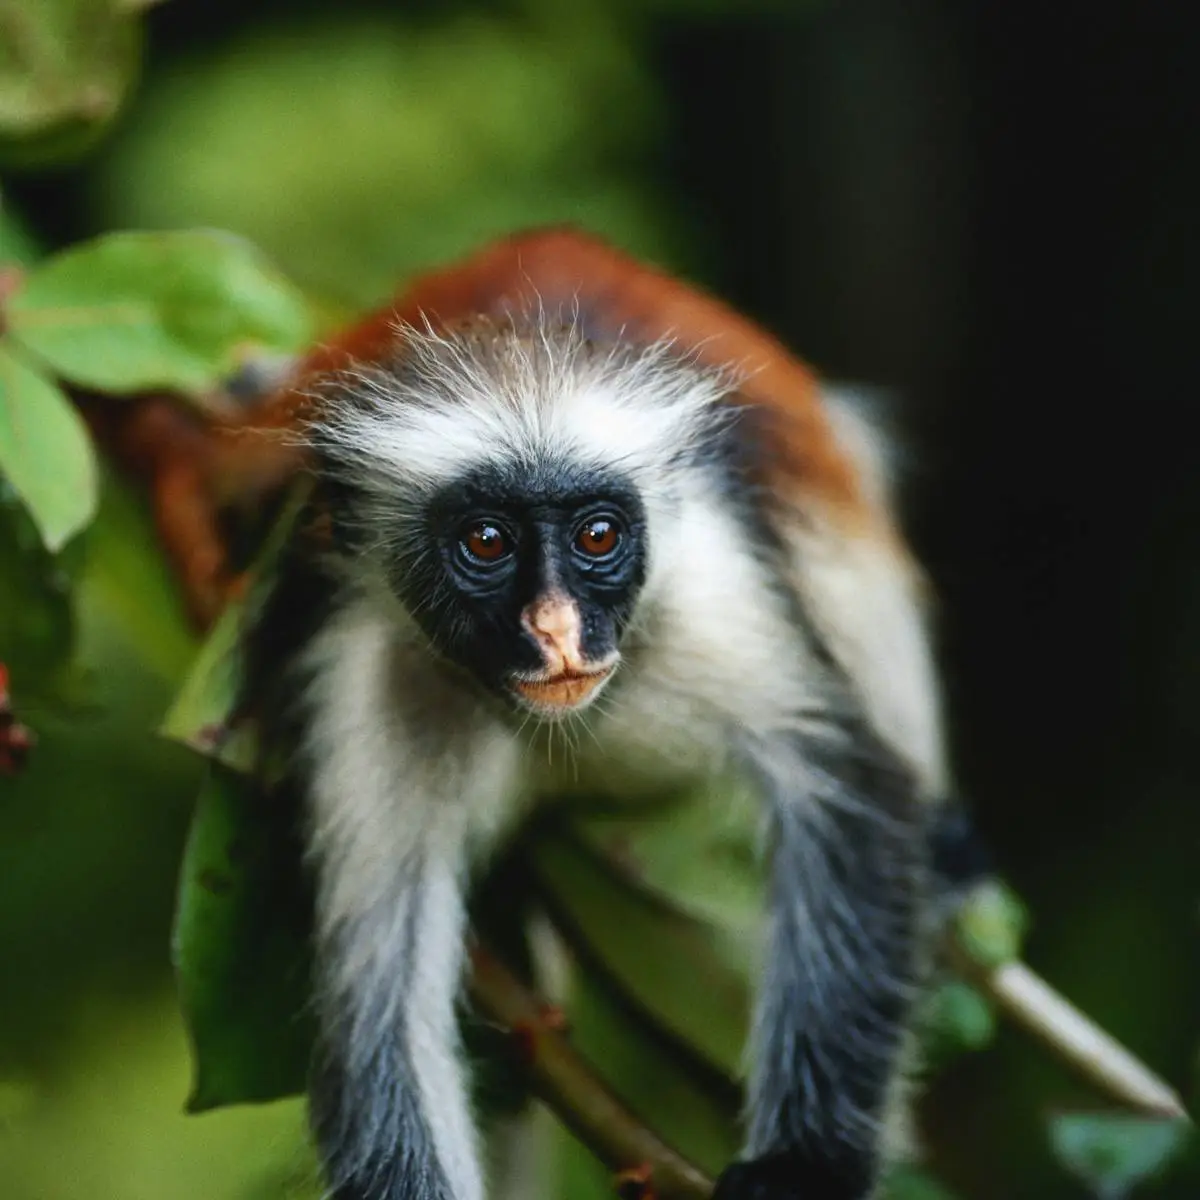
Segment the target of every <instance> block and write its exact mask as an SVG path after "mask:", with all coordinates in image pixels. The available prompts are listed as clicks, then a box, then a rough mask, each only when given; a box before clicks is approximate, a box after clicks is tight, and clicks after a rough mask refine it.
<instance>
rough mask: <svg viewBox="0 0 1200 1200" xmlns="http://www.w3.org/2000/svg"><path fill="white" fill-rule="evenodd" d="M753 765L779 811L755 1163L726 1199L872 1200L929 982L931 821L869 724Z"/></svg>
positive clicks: (753, 1092)
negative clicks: (924, 924)
mask: <svg viewBox="0 0 1200 1200" xmlns="http://www.w3.org/2000/svg"><path fill="white" fill-rule="evenodd" d="M751 760H752V763H753V765H754V767H755V769H756V771H757V774H758V776H759V778H760V780H761V783H762V787H763V790H764V793H765V795H766V798H767V801H768V803H769V806H770V818H771V830H772V840H773V845H772V864H771V876H772V883H771V902H770V919H769V938H768V943H767V950H766V954H767V961H766V965H765V973H764V982H763V985H762V989H761V994H760V997H759V1002H758V1011H757V1014H756V1021H755V1031H754V1040H753V1047H752V1048H753V1056H754V1063H755V1065H754V1068H753V1073H752V1078H751V1084H750V1092H749V1109H750V1112H749V1116H750V1128H749V1138H748V1151H749V1155H750V1161H748V1162H745V1163H738V1164H735V1165H734V1166H732V1167H730V1168H729V1170H728V1171H726V1173H725V1174H724V1175H723V1176H722V1179H721V1181H720V1184H719V1186H718V1190H717V1193H716V1195H717V1200H784V1198H789V1200H790V1198H795V1200H865V1198H866V1197H868V1196H870V1195H872V1194H873V1188H874V1186H875V1183H876V1181H877V1179H878V1175H879V1171H880V1167H881V1162H880V1150H881V1142H880V1139H881V1131H882V1129H883V1128H884V1126H885V1124H886V1121H887V1118H888V1115H889V1109H890V1108H891V1106H892V1101H893V1100H894V1099H895V1097H894V1095H893V1092H894V1089H895V1088H896V1087H897V1084H898V1081H899V1068H900V1065H901V1058H902V1053H903V1050H904V1041H905V1037H906V1031H907V1028H908V1025H909V1021H910V1015H911V1007H912V1003H913V1000H914V998H915V993H916V989H917V986H918V983H919V975H920V958H921V955H920V946H919V941H920V929H919V926H920V923H921V913H922V909H923V902H924V896H923V888H924V886H925V870H926V863H925V860H926V855H927V851H926V844H927V843H926V839H925V835H924V822H925V816H924V814H923V812H922V809H921V804H920V801H919V799H918V796H917V791H916V786H915V783H914V781H913V779H912V777H911V775H910V773H909V772H908V771H907V770H906V769H905V768H904V767H903V766H901V765H900V763H899V761H898V760H897V758H896V756H895V755H894V754H893V753H892V751H890V750H889V749H888V748H887V747H886V746H885V745H884V744H883V743H882V742H881V741H880V740H879V739H878V738H877V737H875V736H874V735H873V734H872V733H870V732H869V730H868V729H867V728H866V727H865V725H863V724H862V723H861V722H858V721H855V720H847V721H839V722H837V723H833V722H831V724H830V727H829V729H828V730H827V731H821V732H814V733H808V732H806V733H804V734H802V735H794V736H792V737H791V738H790V739H787V740H785V739H783V738H782V737H781V738H779V739H777V740H776V741H775V742H773V743H765V744H759V745H757V746H754V747H751Z"/></svg>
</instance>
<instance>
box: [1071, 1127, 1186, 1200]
mask: <svg viewBox="0 0 1200 1200" xmlns="http://www.w3.org/2000/svg"><path fill="white" fill-rule="evenodd" d="M1192 1135H1193V1126H1192V1125H1191V1123H1190V1122H1189V1121H1186V1120H1173V1119H1170V1118H1166V1117H1142V1116H1133V1115H1127V1114H1123V1113H1112V1114H1110V1113H1062V1114H1059V1115H1058V1116H1055V1117H1053V1118H1052V1119H1051V1121H1050V1142H1051V1145H1052V1146H1053V1148H1054V1153H1055V1155H1056V1156H1057V1158H1058V1160H1059V1162H1061V1163H1062V1165H1063V1166H1064V1167H1065V1168H1066V1169H1067V1170H1068V1171H1070V1172H1071V1174H1072V1175H1074V1176H1075V1177H1076V1178H1077V1179H1080V1180H1082V1181H1083V1182H1084V1183H1085V1184H1086V1185H1087V1186H1088V1187H1090V1188H1091V1189H1092V1190H1093V1191H1095V1192H1096V1193H1097V1195H1098V1196H1100V1197H1101V1198H1102V1200H1116V1198H1117V1197H1120V1196H1124V1195H1125V1194H1126V1193H1127V1192H1128V1191H1129V1189H1130V1188H1132V1187H1133V1186H1134V1185H1135V1184H1138V1183H1140V1182H1142V1181H1143V1180H1145V1179H1148V1178H1150V1177H1151V1176H1153V1175H1157V1174H1159V1173H1160V1172H1161V1171H1163V1170H1164V1168H1165V1167H1166V1166H1167V1165H1168V1164H1169V1163H1170V1162H1171V1160H1172V1159H1173V1158H1175V1156H1176V1155H1177V1154H1178V1153H1179V1152H1180V1151H1181V1150H1182V1149H1183V1148H1184V1146H1185V1145H1186V1143H1187V1141H1188V1139H1189V1138H1190V1137H1191V1136H1192Z"/></svg>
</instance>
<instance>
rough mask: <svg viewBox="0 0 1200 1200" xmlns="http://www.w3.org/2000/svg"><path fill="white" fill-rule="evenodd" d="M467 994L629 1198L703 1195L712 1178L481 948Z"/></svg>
mask: <svg viewBox="0 0 1200 1200" xmlns="http://www.w3.org/2000/svg"><path fill="white" fill-rule="evenodd" d="M471 963H472V968H473V969H472V974H471V994H472V996H473V997H474V1000H475V1003H476V1004H477V1005H478V1007H479V1009H480V1010H481V1011H482V1012H483V1013H484V1014H486V1015H487V1016H488V1017H489V1018H491V1020H493V1021H495V1022H496V1023H497V1024H498V1025H500V1026H502V1027H503V1028H505V1029H507V1030H508V1031H509V1032H510V1033H511V1034H512V1036H513V1038H514V1039H516V1040H517V1042H518V1044H519V1047H520V1050H521V1053H522V1055H523V1057H524V1061H525V1064H526V1067H527V1069H528V1071H529V1075H530V1079H531V1082H532V1085H533V1089H534V1091H535V1092H536V1093H537V1095H538V1096H539V1097H540V1098H541V1099H542V1100H543V1101H544V1102H545V1103H546V1104H547V1105H548V1106H549V1107H550V1108H552V1109H553V1110H554V1112H555V1113H556V1114H557V1115H558V1117H559V1118H560V1119H561V1120H562V1122H563V1124H564V1125H566V1126H567V1127H568V1128H570V1129H571V1131H572V1132H573V1133H574V1134H575V1135H576V1137H578V1138H579V1140H580V1141H581V1142H583V1143H584V1145H585V1146H587V1148H588V1149H589V1150H590V1151H591V1152H592V1153H593V1154H594V1155H595V1156H596V1157H597V1158H598V1159H599V1160H600V1161H601V1162H602V1163H604V1165H605V1166H606V1167H608V1169H609V1170H610V1171H612V1172H613V1175H614V1186H615V1188H616V1190H617V1192H618V1194H619V1195H621V1196H622V1197H625V1198H628V1200H651V1198H653V1200H707V1197H708V1196H710V1195H711V1194H712V1190H713V1181H712V1180H711V1179H709V1178H708V1176H707V1175H705V1174H704V1172H702V1171H701V1170H699V1168H697V1167H695V1166H693V1165H692V1164H691V1163H690V1162H688V1161H687V1159H685V1158H684V1157H683V1156H682V1155H680V1154H679V1153H678V1152H677V1151H675V1150H673V1149H672V1148H671V1147H670V1146H668V1145H667V1144H666V1143H665V1142H664V1141H662V1140H661V1139H660V1138H659V1137H658V1136H657V1135H656V1134H655V1133H653V1132H652V1131H651V1130H650V1129H649V1128H648V1127H647V1126H646V1125H645V1124H644V1123H643V1122H642V1121H640V1120H639V1119H638V1118H637V1117H636V1116H634V1114H633V1113H631V1112H630V1111H629V1109H628V1108H626V1107H625V1105H624V1104H623V1103H622V1102H621V1101H620V1100H619V1099H617V1097H616V1096H614V1095H613V1093H612V1091H611V1090H610V1089H609V1088H608V1086H607V1084H605V1083H604V1082H603V1081H602V1080H601V1079H600V1078H599V1077H598V1076H597V1075H596V1074H595V1072H594V1071H593V1070H592V1068H591V1067H590V1066H589V1065H588V1063H587V1062H586V1061H585V1060H584V1059H583V1058H582V1057H581V1056H580V1055H579V1054H578V1052H577V1051H576V1050H575V1049H574V1048H573V1047H572V1046H571V1044H570V1043H569V1042H568V1041H567V1039H566V1038H565V1037H564V1036H563V1034H562V1032H561V1021H559V1020H557V1019H556V1015H555V1011H554V1010H552V1009H548V1008H547V1006H546V1005H545V1004H542V1003H540V1002H539V1001H538V999H537V998H536V997H535V996H534V995H533V994H532V993H531V992H530V991H529V990H528V989H527V988H526V987H525V986H524V985H523V984H522V983H521V982H520V981H519V980H518V979H517V978H516V977H515V976H514V975H513V974H512V973H511V972H510V971H509V970H508V968H507V967H505V966H504V965H503V964H502V963H501V962H500V961H499V960H498V959H497V958H495V957H494V956H493V955H492V954H489V953H488V952H487V951H486V950H484V949H482V948H480V947H478V946H475V947H474V948H473V949H472V951H471Z"/></svg>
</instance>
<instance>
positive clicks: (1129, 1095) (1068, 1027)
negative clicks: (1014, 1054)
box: [948, 936, 1190, 1120]
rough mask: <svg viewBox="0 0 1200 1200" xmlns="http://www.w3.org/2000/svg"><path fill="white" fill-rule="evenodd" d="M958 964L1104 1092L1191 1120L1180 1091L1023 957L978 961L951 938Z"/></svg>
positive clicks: (1139, 1107)
mask: <svg viewBox="0 0 1200 1200" xmlns="http://www.w3.org/2000/svg"><path fill="white" fill-rule="evenodd" d="M948 950H949V956H950V961H951V963H952V965H953V967H954V969H955V970H956V971H957V972H958V973H959V974H960V975H961V976H962V977H963V978H964V979H966V980H967V981H968V982H969V983H971V984H972V985H973V986H975V987H976V988H978V989H979V990H980V991H981V992H982V993H983V994H984V995H985V996H987V997H988V998H989V999H990V1000H991V1001H992V1002H993V1003H994V1004H995V1005H996V1007H997V1008H999V1009H1000V1010H1001V1011H1002V1012H1004V1013H1005V1014H1006V1015H1007V1016H1008V1017H1010V1018H1011V1019H1012V1020H1013V1021H1015V1022H1016V1023H1017V1024H1018V1025H1020V1026H1021V1028H1022V1029H1024V1030H1026V1031H1027V1032H1028V1033H1031V1034H1032V1035H1033V1036H1034V1037H1036V1038H1037V1039H1038V1040H1039V1041H1041V1042H1042V1043H1043V1044H1044V1045H1046V1046H1048V1047H1049V1048H1050V1049H1051V1050H1052V1051H1053V1052H1054V1053H1055V1054H1056V1055H1057V1056H1058V1057H1059V1058H1061V1059H1062V1060H1063V1062H1065V1063H1066V1064H1067V1066H1068V1067H1070V1068H1071V1069H1072V1070H1074V1071H1075V1072H1076V1073H1077V1074H1078V1075H1080V1076H1082V1077H1083V1078H1084V1079H1085V1080H1087V1082H1088V1083H1090V1084H1091V1085H1092V1086H1093V1087H1095V1088H1098V1089H1099V1090H1100V1091H1101V1092H1103V1093H1105V1094H1107V1095H1109V1096H1111V1097H1112V1098H1113V1099H1115V1100H1118V1101H1120V1102H1121V1103H1122V1104H1128V1105H1129V1106H1130V1107H1132V1108H1134V1109H1137V1110H1138V1111H1140V1112H1144V1113H1147V1114H1148V1115H1151V1116H1156V1117H1173V1118H1176V1119H1183V1120H1190V1118H1189V1116H1188V1113H1187V1110H1186V1109H1185V1108H1184V1106H1183V1101H1182V1100H1181V1099H1180V1098H1179V1096H1178V1094H1177V1093H1176V1092H1175V1091H1174V1090H1173V1089H1172V1088H1171V1087H1170V1086H1169V1085H1168V1084H1167V1083H1166V1082H1165V1081H1164V1080H1163V1079H1161V1078H1160V1077H1159V1076H1157V1075H1156V1074H1155V1073H1154V1072H1153V1071H1151V1070H1150V1068H1149V1067H1147V1066H1146V1065H1145V1064H1144V1063H1142V1062H1141V1061H1140V1060H1139V1059H1137V1058H1135V1057H1134V1056H1133V1055H1132V1054H1131V1053H1130V1052H1129V1051H1128V1050H1126V1049H1125V1047H1124V1046H1122V1045H1121V1044H1120V1043H1119V1042H1118V1041H1116V1039H1115V1038H1113V1037H1110V1036H1109V1034H1107V1033H1105V1032H1104V1030H1103V1029H1101V1028H1100V1026H1099V1025H1097V1024H1096V1023H1095V1022H1094V1021H1093V1020H1091V1018H1090V1017H1088V1016H1086V1015H1085V1014H1084V1013H1082V1012H1080V1011H1079V1009H1077V1008H1076V1007H1075V1006H1074V1005H1073V1004H1072V1003H1071V1002H1070V1001H1069V1000H1067V999H1066V998H1065V997H1063V996H1062V995H1060V994H1059V993H1058V992H1056V991H1055V990H1054V989H1053V988H1052V987H1051V986H1050V985H1049V984H1048V983H1046V981H1045V980H1044V979H1042V978H1041V977H1040V976H1039V975H1037V974H1035V973H1034V972H1033V971H1031V970H1030V969H1029V968H1028V967H1027V966H1026V965H1025V964H1024V963H1023V962H1021V961H1020V960H1019V959H1014V960H1013V961H1011V962H1007V963H1002V964H1001V965H1000V966H997V967H988V966H984V965H982V964H981V963H978V962H976V961H975V960H974V959H973V958H972V957H971V956H970V955H969V954H967V952H966V951H965V950H963V948H962V946H961V945H959V943H958V941H957V939H956V938H955V937H954V936H951V937H950V938H949V939H948Z"/></svg>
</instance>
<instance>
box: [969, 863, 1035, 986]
mask: <svg viewBox="0 0 1200 1200" xmlns="http://www.w3.org/2000/svg"><path fill="white" fill-rule="evenodd" d="M1028 924H1029V915H1028V913H1027V911H1026V909H1025V906H1024V904H1022V903H1021V900H1020V897H1018V896H1017V894H1016V893H1015V892H1014V891H1012V889H1011V888H1008V887H1006V886H1005V885H1004V884H1003V883H1001V882H1000V881H999V880H988V881H987V882H986V883H982V884H980V885H979V886H977V887H976V888H974V889H973V890H972V891H971V893H970V895H969V896H968V897H967V898H966V900H965V901H964V902H963V905H962V908H961V909H960V910H959V912H958V917H957V933H958V940H959V944H960V945H961V946H962V948H963V949H964V950H965V951H966V952H967V954H969V955H970V956H971V958H973V959H974V960H975V961H976V962H977V963H979V964H980V965H981V966H985V967H999V966H1003V965H1004V964H1005V963H1007V962H1012V961H1013V960H1014V959H1016V958H1019V957H1020V956H1021V943H1022V941H1023V940H1024V938H1025V930H1026V927H1027V926H1028Z"/></svg>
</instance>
